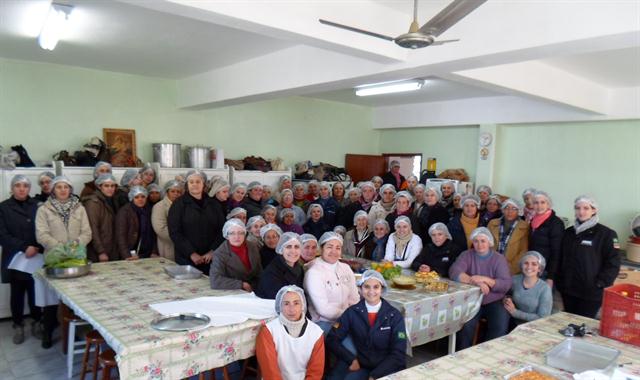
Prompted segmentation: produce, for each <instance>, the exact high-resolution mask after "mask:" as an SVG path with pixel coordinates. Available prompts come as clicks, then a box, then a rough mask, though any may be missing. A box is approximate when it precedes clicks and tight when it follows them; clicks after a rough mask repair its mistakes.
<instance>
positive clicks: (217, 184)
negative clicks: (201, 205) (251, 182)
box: [209, 178, 231, 197]
mask: <svg viewBox="0 0 640 380" xmlns="http://www.w3.org/2000/svg"><path fill="white" fill-rule="evenodd" d="M225 187H226V188H231V186H230V185H229V182H227V181H225V180H224V179H222V178H220V179H216V180H214V181H213V182H211V189H210V190H209V196H210V197H215V196H216V194H217V193H218V192H219V191H220V190H222V189H224V188H225Z"/></svg>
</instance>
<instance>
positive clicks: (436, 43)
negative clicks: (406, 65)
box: [431, 39, 460, 46]
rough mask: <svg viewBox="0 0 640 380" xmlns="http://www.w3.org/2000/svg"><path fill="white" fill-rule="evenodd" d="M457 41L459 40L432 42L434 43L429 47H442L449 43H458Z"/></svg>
mask: <svg viewBox="0 0 640 380" xmlns="http://www.w3.org/2000/svg"><path fill="white" fill-rule="evenodd" d="M458 41H460V39H455V40H440V41H434V42H433V43H432V44H431V46H438V45H444V44H448V43H449V42H458Z"/></svg>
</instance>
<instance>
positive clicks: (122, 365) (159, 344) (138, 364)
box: [36, 258, 261, 380]
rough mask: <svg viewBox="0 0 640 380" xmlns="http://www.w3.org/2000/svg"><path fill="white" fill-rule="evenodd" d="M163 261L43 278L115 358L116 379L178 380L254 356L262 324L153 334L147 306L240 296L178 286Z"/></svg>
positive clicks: (190, 283)
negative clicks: (187, 300)
mask: <svg viewBox="0 0 640 380" xmlns="http://www.w3.org/2000/svg"><path fill="white" fill-rule="evenodd" d="M170 265H175V264H174V263H173V262H171V261H167V260H163V259H158V258H156V259H143V260H137V261H114V262H108V263H99V264H93V265H92V267H91V273H90V274H89V275H87V276H85V277H79V278H74V279H51V278H48V277H46V276H44V275H43V274H42V271H40V272H37V274H36V275H38V276H40V277H42V278H44V280H45V281H46V283H47V284H48V285H49V286H51V287H52V288H53V289H54V290H55V291H56V292H57V293H58V295H59V296H60V299H61V300H62V302H64V303H65V304H66V305H67V306H69V307H70V308H71V309H73V311H74V312H75V313H76V314H77V315H78V316H79V317H80V318H82V319H84V320H86V321H87V322H89V323H90V324H91V325H92V326H93V328H95V329H96V330H98V331H99V332H100V334H102V336H103V337H104V338H105V341H106V343H107V344H108V345H109V346H111V348H113V350H114V351H115V352H116V354H117V356H116V360H117V362H118V369H119V372H120V379H122V380H128V379H181V378H185V377H188V376H192V375H195V374H197V373H199V372H201V371H205V370H208V369H210V368H217V367H221V366H224V365H225V364H228V363H231V362H233V361H236V360H239V359H244V358H248V357H250V356H252V355H254V352H255V340H256V336H257V334H258V331H259V329H260V325H261V321H256V320H249V321H247V322H244V323H241V324H237V325H231V326H226V327H210V328H207V329H204V330H200V331H194V332H162V331H156V330H154V329H152V328H151V327H150V326H149V323H150V322H151V321H152V320H153V319H154V318H156V317H158V316H160V314H158V313H156V312H155V311H153V310H152V309H150V308H149V304H153V303H158V302H166V301H175V300H186V299H190V298H196V297H204V296H222V295H229V294H236V293H241V292H240V291H219V290H212V289H211V287H210V285H209V279H208V278H207V277H202V278H200V279H197V280H185V281H177V280H174V279H172V278H170V277H169V276H168V275H166V274H165V272H164V269H163V267H164V266H170Z"/></svg>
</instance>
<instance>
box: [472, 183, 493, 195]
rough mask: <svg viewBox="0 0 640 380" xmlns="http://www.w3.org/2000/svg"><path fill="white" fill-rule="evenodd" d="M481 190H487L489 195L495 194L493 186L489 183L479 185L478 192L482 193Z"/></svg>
mask: <svg viewBox="0 0 640 380" xmlns="http://www.w3.org/2000/svg"><path fill="white" fill-rule="evenodd" d="M481 191H485V192H487V193H488V194H489V195H491V194H493V191H491V188H490V187H489V186H487V185H480V186H478V188H477V189H476V194H478V195H480V192H481Z"/></svg>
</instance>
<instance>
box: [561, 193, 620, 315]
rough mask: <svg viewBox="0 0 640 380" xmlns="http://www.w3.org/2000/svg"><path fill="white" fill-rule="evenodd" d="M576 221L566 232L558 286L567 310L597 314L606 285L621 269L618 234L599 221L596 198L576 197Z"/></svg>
mask: <svg viewBox="0 0 640 380" xmlns="http://www.w3.org/2000/svg"><path fill="white" fill-rule="evenodd" d="M574 209H575V215H576V221H575V223H574V225H573V226H572V227H570V228H568V229H567V230H565V232H564V236H563V237H562V251H561V252H562V254H561V255H560V258H559V260H558V269H557V271H556V279H557V280H556V284H557V285H556V286H557V287H558V291H560V294H561V295H562V301H563V303H564V309H565V311H567V312H569V313H573V314H578V315H583V316H585V317H589V318H595V316H596V314H597V313H598V309H599V308H600V305H601V304H602V293H603V290H604V288H606V287H608V286H611V285H612V284H613V281H614V280H615V279H616V276H617V275H618V272H619V271H620V255H619V252H618V250H619V249H620V245H619V243H618V235H616V232H615V231H613V230H612V229H610V228H608V227H606V226H604V225H602V224H600V223H599V219H598V204H597V203H596V201H595V199H593V198H591V197H589V196H586V195H582V196H579V197H578V198H576V200H575V201H574Z"/></svg>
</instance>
